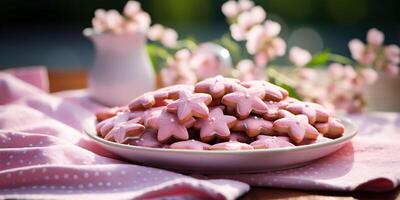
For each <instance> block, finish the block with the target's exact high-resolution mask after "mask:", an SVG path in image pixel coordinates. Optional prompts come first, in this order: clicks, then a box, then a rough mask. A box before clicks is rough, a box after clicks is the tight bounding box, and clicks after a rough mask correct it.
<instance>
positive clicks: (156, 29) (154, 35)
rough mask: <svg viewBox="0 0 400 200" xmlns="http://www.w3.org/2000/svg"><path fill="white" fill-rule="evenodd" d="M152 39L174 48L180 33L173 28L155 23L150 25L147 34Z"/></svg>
mask: <svg viewBox="0 0 400 200" xmlns="http://www.w3.org/2000/svg"><path fill="white" fill-rule="evenodd" d="M147 36H148V38H149V39H150V40H152V41H159V42H160V43H161V44H162V45H164V46H166V47H169V48H172V47H174V46H175V45H176V42H177V40H178V33H177V32H176V31H175V30H174V29H171V28H166V27H164V26H163V25H161V24H154V25H153V26H151V27H150V30H149V32H148V34H147Z"/></svg>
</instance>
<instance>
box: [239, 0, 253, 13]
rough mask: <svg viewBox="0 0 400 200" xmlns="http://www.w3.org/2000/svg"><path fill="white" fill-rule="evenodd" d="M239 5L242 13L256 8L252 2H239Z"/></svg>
mask: <svg viewBox="0 0 400 200" xmlns="http://www.w3.org/2000/svg"><path fill="white" fill-rule="evenodd" d="M238 3H239V8H240V10H241V11H246V10H250V9H251V8H253V7H254V2H253V1H251V0H239V1H238Z"/></svg>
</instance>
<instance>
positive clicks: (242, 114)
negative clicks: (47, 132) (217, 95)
mask: <svg viewBox="0 0 400 200" xmlns="http://www.w3.org/2000/svg"><path fill="white" fill-rule="evenodd" d="M264 95H265V93H264V91H263V90H260V89H258V88H242V89H240V90H237V91H236V92H232V93H229V94H226V95H225V96H224V97H222V103H223V104H225V105H227V106H229V107H236V113H237V114H238V116H239V118H240V119H244V118H246V117H248V116H249V114H250V113H251V112H254V113H257V114H262V113H266V112H268V107H267V105H265V103H264V102H263V101H262V99H263V98H264Z"/></svg>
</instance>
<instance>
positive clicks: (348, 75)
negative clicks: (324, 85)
mask: <svg viewBox="0 0 400 200" xmlns="http://www.w3.org/2000/svg"><path fill="white" fill-rule="evenodd" d="M343 69H344V71H343V72H344V73H343V77H344V78H345V79H348V80H351V79H354V78H356V77H357V72H356V71H355V70H354V68H353V67H352V66H351V65H345V66H344V68H343Z"/></svg>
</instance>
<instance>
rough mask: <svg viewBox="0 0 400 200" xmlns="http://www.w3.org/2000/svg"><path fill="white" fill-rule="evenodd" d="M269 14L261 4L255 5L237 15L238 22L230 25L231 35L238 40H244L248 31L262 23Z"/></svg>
mask: <svg viewBox="0 0 400 200" xmlns="http://www.w3.org/2000/svg"><path fill="white" fill-rule="evenodd" d="M266 16H267V14H266V13H265V11H264V9H263V8H262V7H260V6H255V7H253V8H251V9H250V10H248V11H244V12H242V13H240V14H239V15H238V17H237V23H234V24H232V25H231V26H230V30H231V35H232V37H233V39H235V40H236V41H243V40H245V39H246V35H247V33H248V32H249V31H250V29H251V28H252V27H253V26H255V25H258V24H260V23H262V22H263V21H264V20H265V18H266Z"/></svg>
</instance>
